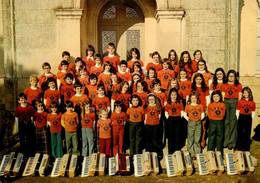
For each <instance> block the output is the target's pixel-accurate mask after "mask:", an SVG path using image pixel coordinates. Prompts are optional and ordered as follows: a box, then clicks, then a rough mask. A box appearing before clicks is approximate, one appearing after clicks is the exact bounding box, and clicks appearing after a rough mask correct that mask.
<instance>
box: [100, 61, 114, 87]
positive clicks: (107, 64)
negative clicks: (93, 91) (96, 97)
mask: <svg viewBox="0 0 260 183" xmlns="http://www.w3.org/2000/svg"><path fill="white" fill-rule="evenodd" d="M103 68H104V72H102V73H101V74H100V75H99V77H98V82H99V83H101V82H102V83H103V84H104V86H105V89H106V92H107V91H108V84H109V77H110V73H111V68H112V66H111V64H110V62H108V61H107V62H105V64H104V66H103Z"/></svg>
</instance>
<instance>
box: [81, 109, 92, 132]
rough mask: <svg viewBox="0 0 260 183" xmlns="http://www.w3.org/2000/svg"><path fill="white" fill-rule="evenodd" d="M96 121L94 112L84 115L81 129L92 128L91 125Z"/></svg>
mask: <svg viewBox="0 0 260 183" xmlns="http://www.w3.org/2000/svg"><path fill="white" fill-rule="evenodd" d="M95 120H96V115H95V113H94V112H91V113H85V114H84V119H82V120H81V126H82V128H93V123H94V121H95Z"/></svg>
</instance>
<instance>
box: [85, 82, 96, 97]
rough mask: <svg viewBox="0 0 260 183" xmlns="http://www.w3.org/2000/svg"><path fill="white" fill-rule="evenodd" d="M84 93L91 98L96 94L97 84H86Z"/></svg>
mask: <svg viewBox="0 0 260 183" xmlns="http://www.w3.org/2000/svg"><path fill="white" fill-rule="evenodd" d="M86 93H87V95H88V97H89V98H90V99H91V100H93V99H94V98H95V97H96V96H97V85H87V86H86Z"/></svg>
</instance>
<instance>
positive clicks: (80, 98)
mask: <svg viewBox="0 0 260 183" xmlns="http://www.w3.org/2000/svg"><path fill="white" fill-rule="evenodd" d="M74 91H75V92H76V94H75V95H74V96H72V97H71V99H70V101H71V102H73V104H74V108H75V109H78V108H81V107H82V104H83V102H85V101H89V98H88V96H87V95H85V94H83V93H82V84H81V83H79V82H76V83H75V84H74Z"/></svg>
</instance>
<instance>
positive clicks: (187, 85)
mask: <svg viewBox="0 0 260 183" xmlns="http://www.w3.org/2000/svg"><path fill="white" fill-rule="evenodd" d="M191 85H192V83H191V81H190V80H186V81H181V82H180V91H181V92H182V94H183V99H186V98H187V96H188V95H189V94H190V93H191Z"/></svg>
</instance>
